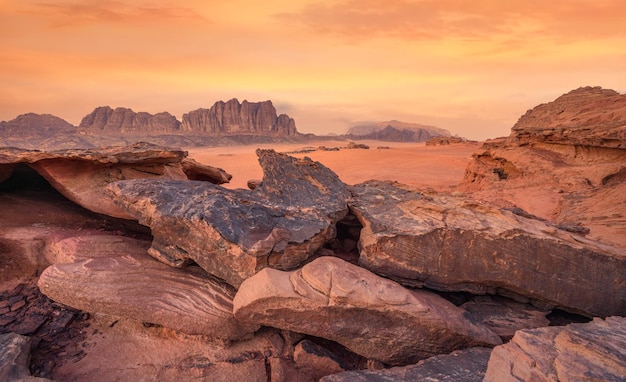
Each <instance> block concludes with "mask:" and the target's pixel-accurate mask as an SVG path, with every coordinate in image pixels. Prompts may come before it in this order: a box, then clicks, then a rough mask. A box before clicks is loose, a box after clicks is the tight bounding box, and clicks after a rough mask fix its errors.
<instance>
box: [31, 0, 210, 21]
mask: <svg viewBox="0 0 626 382" xmlns="http://www.w3.org/2000/svg"><path fill="white" fill-rule="evenodd" d="M25 12H27V13H30V14H32V15H37V16H40V17H43V18H45V19H47V20H48V23H49V24H50V25H51V26H53V27H75V26H82V25H84V24H99V23H102V24H115V23H135V24H146V23H161V22H167V23H188V22H195V23H207V22H208V20H207V19H206V18H205V17H204V16H202V15H201V14H199V13H197V12H196V11H194V10H193V9H192V8H187V7H181V6H178V5H174V4H172V3H165V4H156V3H155V2H150V3H133V2H128V1H127V2H123V1H116V0H101V1H99V0H96V1H93V0H92V1H60V2H50V1H48V2H46V1H41V2H36V3H33V4H31V5H30V6H27V7H26V8H25Z"/></svg>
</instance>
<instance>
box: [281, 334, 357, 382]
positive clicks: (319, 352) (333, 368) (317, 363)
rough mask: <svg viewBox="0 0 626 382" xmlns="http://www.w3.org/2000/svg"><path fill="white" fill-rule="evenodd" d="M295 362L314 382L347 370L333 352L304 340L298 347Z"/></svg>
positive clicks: (295, 352) (294, 354)
mask: <svg viewBox="0 0 626 382" xmlns="http://www.w3.org/2000/svg"><path fill="white" fill-rule="evenodd" d="M293 360H294V362H295V363H296V366H297V367H298V368H299V369H300V370H302V371H303V372H304V373H305V374H307V375H309V376H311V377H312V379H313V380H314V381H317V380H319V379H320V378H321V377H323V376H325V375H330V374H335V373H340V372H342V371H344V370H345V369H344V368H343V367H342V366H341V363H340V361H339V360H338V359H336V357H335V355H334V354H333V353H332V352H331V351H329V350H327V349H326V348H324V347H322V346H320V345H318V344H316V343H314V342H312V341H309V340H303V341H301V342H300V343H298V345H296V348H295V350H294V353H293Z"/></svg>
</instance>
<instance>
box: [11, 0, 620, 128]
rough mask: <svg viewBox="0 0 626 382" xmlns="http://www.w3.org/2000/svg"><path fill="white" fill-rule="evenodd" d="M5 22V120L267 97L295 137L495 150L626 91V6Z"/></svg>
mask: <svg viewBox="0 0 626 382" xmlns="http://www.w3.org/2000/svg"><path fill="white" fill-rule="evenodd" d="M0 17H1V18H2V22H1V23H0V84H1V86H0V120H10V119H13V118H15V117H16V116H17V115H19V114H23V113H26V112H36V113H50V114H54V115H57V116H59V117H61V118H63V119H66V120H67V121H68V122H71V123H73V124H78V123H80V120H81V118H82V117H83V116H85V115H86V114H88V113H90V112H91V111H92V110H93V109H94V108H95V107H96V106H101V105H109V106H112V107H117V106H125V107H130V108H132V109H133V110H135V111H147V112H150V113H157V112H160V111H169V112H171V113H172V114H174V115H176V116H177V117H178V118H179V119H180V118H181V116H182V114H183V113H185V112H187V111H191V110H194V109H197V108H200V107H210V106H211V105H212V104H213V103H214V102H215V101H218V100H228V99H230V98H238V99H239V100H240V101H242V100H244V99H247V100H249V101H263V100H267V99H271V100H272V101H273V102H274V105H275V106H276V108H277V109H278V112H279V113H287V114H289V115H290V116H292V117H294V118H295V120H296V125H297V127H298V130H299V131H301V132H313V133H316V134H324V133H328V132H335V133H343V132H345V130H346V129H347V128H348V127H349V126H350V125H351V124H354V123H356V122H359V121H383V120H390V119H398V120H402V121H406V122H415V123H423V124H433V125H436V126H439V127H443V128H446V129H448V130H450V131H451V132H452V133H453V134H459V135H461V136H465V137H468V138H472V139H486V138H490V137H496V136H502V135H508V133H509V131H510V128H511V126H512V125H513V124H514V123H515V121H516V120H517V118H519V116H520V115H522V114H523V113H524V112H525V111H526V110H527V109H529V108H532V107H534V106H535V105H537V104H539V103H542V102H547V101H551V100H553V99H554V98H556V97H558V96H559V95H561V94H563V93H565V92H567V91H569V90H571V89H574V88H577V87H579V86H587V85H593V86H602V87H605V88H611V89H615V90H617V91H619V92H620V93H624V92H626V2H624V1H622V0H613V1H612V0H552V1H544V0H541V1H539V0H524V1H517V0H511V1H507V0H473V1H464V0H415V1H409V0H406V1H393V0H385V1H383V0H364V1H360V0H359V1H357V0H345V1H297V0H265V1H243V0H228V1H222V0H220V1H214V0H206V1H199V0H198V1H184V0H183V1H173V0H168V1H159V0H153V1H143V0H133V1H116V0H108V1H107V0H95V1H77V0H56V1H52V0H20V1H19V2H18V1H5V0H0Z"/></svg>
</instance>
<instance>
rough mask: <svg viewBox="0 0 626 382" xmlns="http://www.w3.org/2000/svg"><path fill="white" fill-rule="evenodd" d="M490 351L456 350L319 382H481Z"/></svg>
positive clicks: (332, 377)
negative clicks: (404, 363)
mask: <svg viewBox="0 0 626 382" xmlns="http://www.w3.org/2000/svg"><path fill="white" fill-rule="evenodd" d="M490 354H491V349H488V348H482V347H476V348H471V349H465V350H457V351H454V352H452V353H450V354H444V355H438V356H434V357H430V358H428V359H425V360H422V361H420V362H418V363H417V364H415V365H410V366H398V367H392V368H390V369H383V370H358V371H346V372H343V373H338V374H334V375H329V376H326V377H324V378H322V379H320V382H400V381H437V382H457V381H463V382H481V381H482V380H483V377H484V375H485V370H487V362H488V361H489V355H490Z"/></svg>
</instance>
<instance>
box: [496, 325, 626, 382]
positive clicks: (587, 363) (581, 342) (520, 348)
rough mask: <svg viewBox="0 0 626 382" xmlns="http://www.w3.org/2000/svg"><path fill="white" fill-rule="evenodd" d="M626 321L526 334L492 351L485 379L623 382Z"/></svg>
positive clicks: (625, 356)
mask: <svg viewBox="0 0 626 382" xmlns="http://www.w3.org/2000/svg"><path fill="white" fill-rule="evenodd" d="M624 378H626V318H624V317H608V318H606V320H602V319H599V318H595V319H594V320H593V321H592V322H590V323H587V324H570V325H568V326H565V327H546V328H541V329H532V330H521V331H519V332H517V333H516V334H515V336H514V337H513V339H512V341H511V342H509V343H507V344H505V345H501V346H497V347H496V348H495V349H494V350H493V352H492V353H491V357H490V359H489V363H488V367H487V371H486V373H485V379H484V380H485V381H487V382H491V381H494V382H495V381H497V382H501V381H623V380H624Z"/></svg>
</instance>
